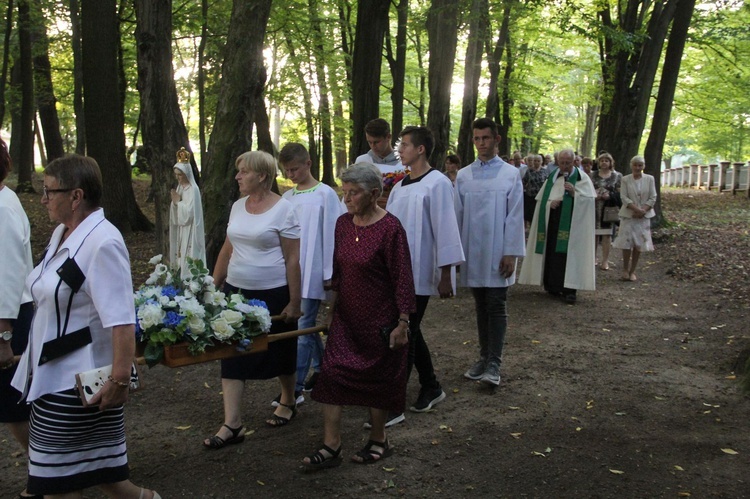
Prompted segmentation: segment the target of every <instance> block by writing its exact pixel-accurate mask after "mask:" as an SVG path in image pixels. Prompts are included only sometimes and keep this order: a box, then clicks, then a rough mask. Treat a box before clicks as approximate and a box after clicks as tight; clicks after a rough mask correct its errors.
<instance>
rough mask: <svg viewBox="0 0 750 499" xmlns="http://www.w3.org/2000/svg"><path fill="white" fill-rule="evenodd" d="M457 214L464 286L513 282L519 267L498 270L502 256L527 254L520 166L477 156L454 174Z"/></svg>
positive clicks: (462, 283) (484, 285)
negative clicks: (508, 272)
mask: <svg viewBox="0 0 750 499" xmlns="http://www.w3.org/2000/svg"><path fill="white" fill-rule="evenodd" d="M455 200H456V218H457V219H458V228H459V231H460V232H461V242H462V243H463V247H464V252H465V254H466V264H464V265H462V266H461V273H460V275H461V279H460V284H461V286H468V287H471V288H484V287H487V288H501V287H507V286H510V285H512V284H513V283H515V281H516V274H515V272H514V273H513V275H511V276H510V277H508V278H506V277H503V276H502V275H501V274H500V260H501V259H502V258H503V257H504V256H514V257H521V256H524V255H525V254H526V247H525V235H524V221H523V185H522V184H521V175H520V174H519V173H518V168H516V167H515V166H513V165H511V164H508V163H506V162H504V161H502V160H501V159H500V158H498V157H497V156H495V157H494V158H492V159H491V160H490V161H489V162H487V163H484V162H482V161H480V160H476V161H474V162H473V163H472V164H470V165H469V166H467V167H465V168H462V169H460V170H459V171H458V174H457V175H456V197H455Z"/></svg>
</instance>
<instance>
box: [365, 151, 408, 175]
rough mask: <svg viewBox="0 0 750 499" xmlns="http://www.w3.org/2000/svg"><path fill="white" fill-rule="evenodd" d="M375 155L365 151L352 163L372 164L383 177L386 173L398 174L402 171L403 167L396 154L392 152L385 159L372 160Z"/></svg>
mask: <svg viewBox="0 0 750 499" xmlns="http://www.w3.org/2000/svg"><path fill="white" fill-rule="evenodd" d="M374 156H375V153H374V152H372V151H371V150H370V151H367V152H366V153H365V154H362V155H360V156H357V159H355V160H354V163H355V164H356V163H372V164H373V165H375V166H377V167H378V169H379V170H380V173H382V174H383V175H385V174H386V173H394V172H400V171H403V169H404V165H402V164H401V160H399V159H398V157H397V156H396V154H395V153H394V152H392V153H391V154H389V155H388V156H387V157H386V158H385V159H382V160H381V159H379V158H378V160H375V159H374Z"/></svg>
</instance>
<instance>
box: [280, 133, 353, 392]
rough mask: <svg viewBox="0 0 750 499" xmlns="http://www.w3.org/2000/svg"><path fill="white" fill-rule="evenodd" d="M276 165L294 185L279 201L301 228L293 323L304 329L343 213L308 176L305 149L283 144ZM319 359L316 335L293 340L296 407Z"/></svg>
mask: <svg viewBox="0 0 750 499" xmlns="http://www.w3.org/2000/svg"><path fill="white" fill-rule="evenodd" d="M279 164H280V165H281V168H282V169H283V170H284V173H285V174H286V177H287V178H288V179H289V180H291V181H292V182H294V184H295V186H294V188H293V189H290V190H288V191H286V192H285V193H284V194H283V196H282V197H283V198H284V199H287V200H289V201H290V202H291V203H292V205H294V211H295V213H296V214H297V218H299V223H300V228H301V235H300V251H299V253H300V269H301V271H302V289H301V291H302V317H300V319H299V320H298V321H297V327H298V328H299V329H304V328H308V327H313V326H315V320H316V318H317V316H318V308H319V307H320V302H321V300H324V299H325V298H326V291H325V288H326V287H327V285H328V284H329V281H330V279H331V274H332V272H333V233H334V229H335V228H336V219H337V218H338V217H339V216H340V215H342V214H343V213H344V212H345V210H344V209H343V208H342V206H341V203H340V202H339V199H338V196H337V195H336V192H335V191H334V190H333V189H331V188H330V187H328V186H327V185H325V184H324V183H322V182H319V181H318V180H316V179H315V178H314V177H313V176H312V174H311V173H310V166H311V165H312V161H311V160H310V154H309V153H308V152H307V149H305V146H303V145H302V144H298V143H295V142H290V143H289V144H286V145H285V146H284V147H283V148H282V149H281V151H280V153H279ZM322 358H323V341H322V340H321V339H320V335H319V334H308V335H304V336H300V337H299V338H298V339H297V383H296V386H295V389H294V391H295V398H296V399H297V403H298V404H299V403H301V401H304V397H303V396H302V391H303V389H304V388H305V378H306V377H307V372H308V370H309V369H310V365H311V364H312V368H313V371H314V373H313V375H312V377H311V379H310V381H309V382H308V388H312V385H314V383H315V378H316V374H317V373H318V372H319V371H320V362H321V360H322ZM300 399H301V400H300Z"/></svg>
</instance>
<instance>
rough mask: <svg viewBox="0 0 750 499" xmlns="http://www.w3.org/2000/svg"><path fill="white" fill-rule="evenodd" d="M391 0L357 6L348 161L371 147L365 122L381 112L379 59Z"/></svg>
mask: <svg viewBox="0 0 750 499" xmlns="http://www.w3.org/2000/svg"><path fill="white" fill-rule="evenodd" d="M390 5H391V2H390V0H361V1H360V2H359V6H358V7H357V37H356V38H355V40H354V56H353V57H352V89H356V91H353V92H352V107H351V120H352V126H353V128H354V130H353V131H352V147H351V149H350V150H349V161H350V162H354V160H355V159H356V158H357V156H359V155H360V154H364V153H365V152H367V151H368V150H369V147H368V145H367V141H366V140H365V125H366V124H367V122H368V121H370V120H373V119H375V118H377V117H378V116H379V113H380V62H381V60H382V58H383V38H384V37H385V31H386V30H387V29H388V9H389V7H390Z"/></svg>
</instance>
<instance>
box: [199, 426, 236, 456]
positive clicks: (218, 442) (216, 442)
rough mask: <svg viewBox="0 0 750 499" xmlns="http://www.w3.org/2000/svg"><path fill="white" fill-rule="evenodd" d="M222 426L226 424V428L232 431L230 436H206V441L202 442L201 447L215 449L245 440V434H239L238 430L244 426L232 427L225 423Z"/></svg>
mask: <svg viewBox="0 0 750 499" xmlns="http://www.w3.org/2000/svg"><path fill="white" fill-rule="evenodd" d="M222 426H226V428H227V430H229V431H231V432H232V436H231V437H229V438H227V439H226V440H224V439H223V438H221V437H220V436H219V435H214V436H212V437H209V438H208V443H206V442H205V441H204V442H203V447H205V448H206V449H214V450H217V449H221V448H222V447H224V446H227V445H232V444H241V443H242V442H244V441H245V434H244V433H243V434H242V435H240V432H241V431H243V430H244V429H245V427H244V426H240V427H239V428H232V427H230V426H229V425H226V424H225V425H222Z"/></svg>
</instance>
